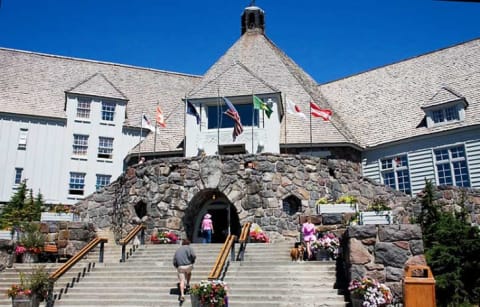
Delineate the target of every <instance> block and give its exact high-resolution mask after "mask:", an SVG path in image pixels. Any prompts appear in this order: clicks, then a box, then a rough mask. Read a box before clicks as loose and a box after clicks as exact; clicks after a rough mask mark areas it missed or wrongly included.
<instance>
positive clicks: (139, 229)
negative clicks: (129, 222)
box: [119, 224, 145, 262]
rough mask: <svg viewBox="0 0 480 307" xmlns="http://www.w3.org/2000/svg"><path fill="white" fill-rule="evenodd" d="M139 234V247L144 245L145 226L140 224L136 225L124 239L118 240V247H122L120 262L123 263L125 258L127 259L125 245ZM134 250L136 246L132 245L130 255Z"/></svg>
mask: <svg viewBox="0 0 480 307" xmlns="http://www.w3.org/2000/svg"><path fill="white" fill-rule="evenodd" d="M139 232H141V233H140V244H141V245H144V244H145V225H143V224H141V225H137V226H135V228H133V229H132V230H131V231H130V232H129V233H128V234H127V235H126V236H125V238H123V239H121V240H120V242H119V243H120V245H122V258H121V259H120V262H125V260H126V258H127V244H128V243H130V241H132V240H133V238H135V236H136V235H137V234H138V233H139ZM135 248H136V246H135V245H133V248H132V249H130V253H129V254H130V255H131V254H132V252H134V251H135Z"/></svg>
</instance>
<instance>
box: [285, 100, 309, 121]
mask: <svg viewBox="0 0 480 307" xmlns="http://www.w3.org/2000/svg"><path fill="white" fill-rule="evenodd" d="M287 112H288V113H289V114H293V115H297V116H300V117H301V118H303V119H307V116H305V114H304V113H303V112H302V110H300V108H299V107H298V106H297V105H296V104H295V103H294V102H293V101H291V100H288V99H287Z"/></svg>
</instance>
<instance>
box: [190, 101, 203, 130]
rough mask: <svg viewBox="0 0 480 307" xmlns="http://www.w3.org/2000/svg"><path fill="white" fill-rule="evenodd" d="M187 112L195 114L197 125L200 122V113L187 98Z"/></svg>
mask: <svg viewBox="0 0 480 307" xmlns="http://www.w3.org/2000/svg"><path fill="white" fill-rule="evenodd" d="M187 114H190V115H193V116H195V118H196V119H197V125H199V124H200V114H198V112H197V109H195V107H194V106H193V104H192V103H191V102H190V101H188V100H187Z"/></svg>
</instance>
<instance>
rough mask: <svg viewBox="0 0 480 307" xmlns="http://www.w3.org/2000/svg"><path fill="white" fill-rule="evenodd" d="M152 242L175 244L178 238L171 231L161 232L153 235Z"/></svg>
mask: <svg viewBox="0 0 480 307" xmlns="http://www.w3.org/2000/svg"><path fill="white" fill-rule="evenodd" d="M150 241H151V242H152V243H153V244H175V243H177V241H178V236H177V235H176V234H175V233H174V232H171V231H159V232H157V233H153V234H152V235H151V237H150Z"/></svg>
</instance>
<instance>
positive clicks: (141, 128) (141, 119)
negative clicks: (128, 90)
mask: <svg viewBox="0 0 480 307" xmlns="http://www.w3.org/2000/svg"><path fill="white" fill-rule="evenodd" d="M143 114H144V113H143V111H142V115H140V135H139V141H138V161H137V163H138V162H140V151H141V150H140V148H141V147H142V133H143Z"/></svg>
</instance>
